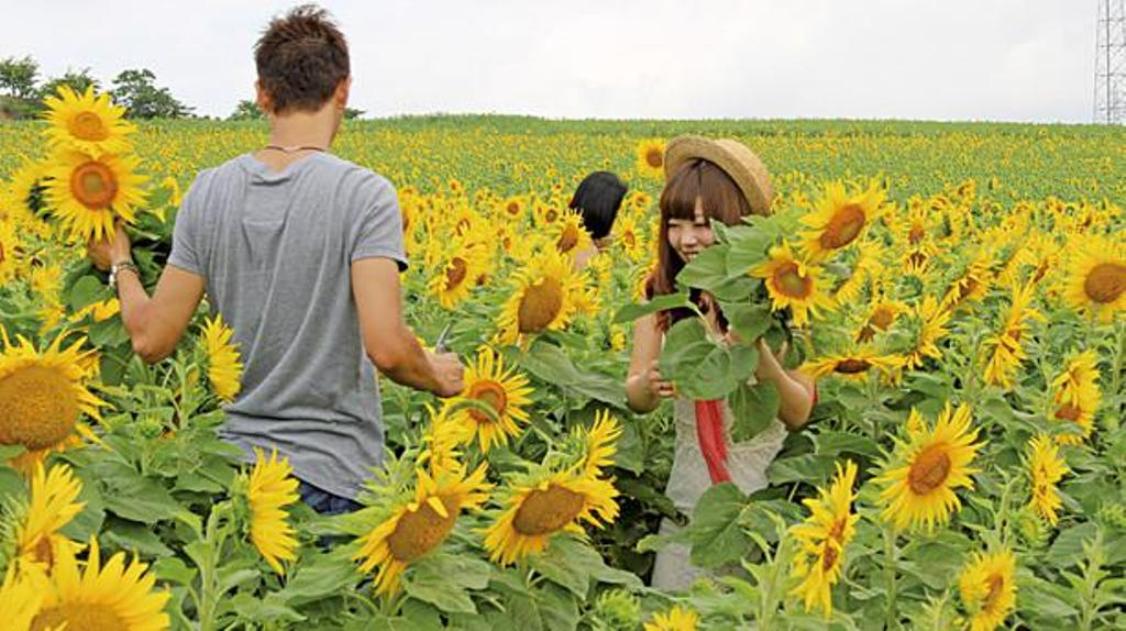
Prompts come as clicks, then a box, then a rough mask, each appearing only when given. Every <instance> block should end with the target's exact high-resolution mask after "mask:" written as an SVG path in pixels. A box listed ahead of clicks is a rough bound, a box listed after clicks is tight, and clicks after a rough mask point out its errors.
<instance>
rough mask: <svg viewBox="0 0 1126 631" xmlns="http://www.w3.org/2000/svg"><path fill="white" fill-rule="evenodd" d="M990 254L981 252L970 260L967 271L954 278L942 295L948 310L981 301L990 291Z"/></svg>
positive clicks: (954, 309)
mask: <svg viewBox="0 0 1126 631" xmlns="http://www.w3.org/2000/svg"><path fill="white" fill-rule="evenodd" d="M989 284H990V274H989V256H988V255H986V254H979V255H977V256H975V257H974V258H973V260H971V261H970V263H969V264H968V265H967V266H966V269H965V271H963V272H962V274H961V275H960V276H959V277H958V278H956V279H954V282H953V283H951V285H950V287H949V288H947V290H946V293H945V294H944V295H943V296H942V302H941V306H942V308H943V309H945V310H947V311H951V312H953V311H956V310H958V309H962V308H965V307H969V306H971V305H973V304H974V303H976V302H980V301H981V299H982V298H984V297H985V294H986V293H987V292H988V291H989Z"/></svg>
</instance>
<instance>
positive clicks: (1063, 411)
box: [1056, 403, 1083, 423]
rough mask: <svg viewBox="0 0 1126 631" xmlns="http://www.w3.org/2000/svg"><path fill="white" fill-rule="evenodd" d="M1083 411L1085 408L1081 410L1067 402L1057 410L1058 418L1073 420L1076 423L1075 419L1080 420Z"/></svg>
mask: <svg viewBox="0 0 1126 631" xmlns="http://www.w3.org/2000/svg"><path fill="white" fill-rule="evenodd" d="M1082 412H1083V410H1081V409H1080V408H1079V407H1078V406H1075V405H1072V404H1070V403H1067V404H1065V405H1064V406H1063V407H1061V408H1060V409H1058V410H1056V418H1058V419H1063V420H1065V421H1071V422H1073V423H1074V422H1075V421H1077V420H1079V415H1080V414H1081V413H1082Z"/></svg>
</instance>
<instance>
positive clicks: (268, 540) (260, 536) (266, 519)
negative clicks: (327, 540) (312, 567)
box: [246, 449, 298, 574]
mask: <svg viewBox="0 0 1126 631" xmlns="http://www.w3.org/2000/svg"><path fill="white" fill-rule="evenodd" d="M254 455H255V457H256V459H255V463H254V468H253V469H251V470H250V476H249V477H248V478H247V480H246V499H247V503H248V504H249V506H250V528H249V530H250V541H251V543H253V544H254V547H255V548H257V549H258V552H259V553H260V554H261V555H262V558H264V559H266V563H269V564H270V567H271V568H273V570H274V571H275V572H277V573H278V574H285V567H283V566H282V564H281V562H282V561H293V560H295V559H296V558H297V552H296V549H297V537H296V536H295V535H294V530H293V526H291V525H289V521H288V517H287V514H286V510H285V509H286V507H287V506H289V505H291V504H294V503H296V502H297V498H298V494H297V484H298V483H297V478H294V477H293V467H291V466H290V465H289V458H281V459H279V458H278V451H277V449H275V450H273V451H272V452H271V453H270V456H269V457H268V458H267V457H266V456H265V454H263V452H262V450H261V449H255V450H254Z"/></svg>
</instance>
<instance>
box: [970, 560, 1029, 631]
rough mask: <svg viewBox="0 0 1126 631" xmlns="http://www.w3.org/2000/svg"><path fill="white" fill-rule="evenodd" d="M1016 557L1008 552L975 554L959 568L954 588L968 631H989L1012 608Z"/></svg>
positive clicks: (1013, 603)
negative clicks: (964, 609) (967, 619)
mask: <svg viewBox="0 0 1126 631" xmlns="http://www.w3.org/2000/svg"><path fill="white" fill-rule="evenodd" d="M1015 575H1016V557H1014V556H1013V553H1012V551H1011V550H1002V551H1000V552H995V553H992V554H986V553H978V554H976V555H974V556H973V558H971V559H970V560H969V562H968V563H966V566H965V567H964V568H962V574H961V576H960V577H959V578H958V588H959V591H960V592H961V593H962V603H963V604H964V605H965V606H966V611H967V613H968V614H969V628H970V631H992V630H993V629H996V628H997V627H999V626H1001V623H1002V622H1004V621H1005V618H1007V617H1008V616H1009V614H1010V613H1012V611H1013V608H1014V607H1015V606H1016V591H1017V586H1016V576H1015Z"/></svg>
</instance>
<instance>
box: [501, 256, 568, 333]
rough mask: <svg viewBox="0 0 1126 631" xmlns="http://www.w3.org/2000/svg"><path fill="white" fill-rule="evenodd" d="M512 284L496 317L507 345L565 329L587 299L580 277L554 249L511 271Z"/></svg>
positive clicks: (533, 257) (565, 258) (566, 259)
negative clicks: (510, 290) (510, 292)
mask: <svg viewBox="0 0 1126 631" xmlns="http://www.w3.org/2000/svg"><path fill="white" fill-rule="evenodd" d="M511 284H512V289H513V291H512V295H511V296H509V298H508V300H507V301H505V303H504V306H503V307H502V309H501V314H500V318H499V325H500V326H499V328H500V331H501V336H500V337H501V340H503V341H504V342H505V343H508V344H513V343H516V342H517V341H519V340H520V339H522V338H524V337H525V336H530V335H536V334H539V333H543V332H544V331H556V330H560V329H563V328H565V327H566V326H567V325H568V324H570V322H571V320H572V319H573V318H574V316H575V314H576V312H577V311H578V310H579V306H580V305H581V304H582V303H584V302H585V301H586V300H587V296H586V293H587V292H586V288H585V286H584V284H583V279H582V276H580V275H578V274H576V273H575V272H574V271H573V270H572V266H571V262H570V260H569V259H568V258H567V257H565V256H564V255H563V254H562V253H560V252H559V251H558V250H556V249H555V248H544V249H541V250H540V251H539V252H537V253H536V254H534V255H532V256H531V258H530V259H529V260H528V262H527V265H526V266H525V267H523V268H521V269H519V270H517V271H516V272H515V273H514V274H513V276H512V281H511Z"/></svg>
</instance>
